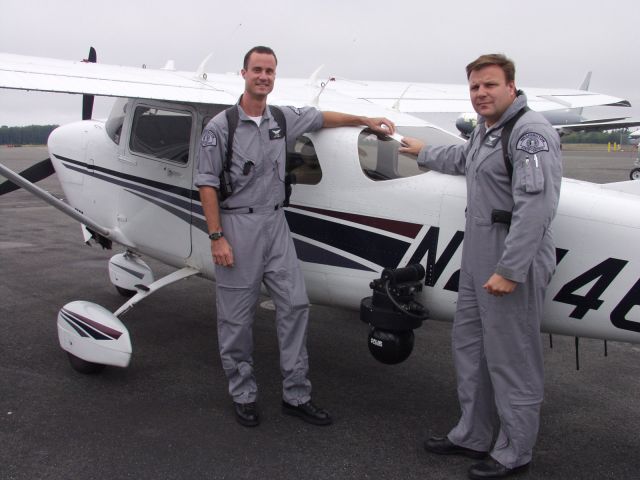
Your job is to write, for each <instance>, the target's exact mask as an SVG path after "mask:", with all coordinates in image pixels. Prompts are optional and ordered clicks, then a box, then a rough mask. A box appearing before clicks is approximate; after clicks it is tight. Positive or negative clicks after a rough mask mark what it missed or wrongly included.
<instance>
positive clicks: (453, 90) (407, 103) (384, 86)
mask: <svg viewBox="0 0 640 480" xmlns="http://www.w3.org/2000/svg"><path fill="white" fill-rule="evenodd" d="M329 85H330V86H329V88H331V89H334V90H336V91H339V92H340V93H342V94H344V95H347V96H353V97H355V98H361V99H363V100H367V101H369V102H372V103H377V104H379V105H383V106H385V107H388V108H393V107H394V106H395V108H397V109H399V110H400V111H401V112H405V113H460V112H470V111H473V107H472V105H471V102H470V100H469V87H468V86H467V85H463V84H460V85H455V84H436V83H400V82H350V81H346V80H343V81H340V80H336V81H335V82H332V83H331V84H329ZM521 89H522V90H523V91H524V92H525V94H526V95H527V100H528V104H529V107H530V108H532V109H533V110H536V111H539V112H543V111H547V110H557V109H564V108H582V107H594V106H619V107H630V106H631V103H630V102H629V101H628V100H625V99H623V98H618V97H613V96H611V95H605V94H601V93H596V92H591V91H587V90H570V89H543V88H527V87H521Z"/></svg>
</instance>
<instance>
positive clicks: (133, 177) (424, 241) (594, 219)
mask: <svg viewBox="0 0 640 480" xmlns="http://www.w3.org/2000/svg"><path fill="white" fill-rule="evenodd" d="M223 108H224V106H212V105H208V106H205V105H185V104H174V103H167V102H156V101H141V100H138V101H131V102H129V103H128V106H127V108H126V112H125V111H124V109H123V112H122V113H123V115H122V121H121V124H120V125H119V126H118V122H117V121H115V126H114V120H112V119H110V120H109V121H108V122H107V123H106V124H105V123H103V122H97V121H85V122H77V123H74V124H71V125H67V126H64V127H60V128H59V129H57V130H56V131H55V132H54V133H53V134H52V135H51V137H50V140H49V150H50V154H51V159H52V161H53V163H54V166H55V169H56V171H57V173H58V178H59V180H60V182H61V185H62V187H63V189H64V192H65V196H66V198H67V201H68V202H69V204H70V205H72V206H73V207H74V208H76V209H77V210H78V211H80V212H81V213H83V214H85V215H87V216H89V217H91V218H93V219H94V220H95V221H96V222H97V223H99V224H101V225H103V226H105V227H107V228H108V229H109V230H110V231H111V233H112V235H111V238H112V239H113V240H114V241H116V242H117V243H120V244H122V245H123V246H124V247H125V248H127V249H128V250H131V251H134V252H137V253H140V254H143V255H148V256H150V257H153V258H156V259H158V260H160V261H162V262H165V263H167V264H169V265H172V266H174V267H176V268H182V267H184V266H190V267H193V268H195V269H197V270H199V271H200V273H201V275H202V276H204V277H206V278H209V279H215V271H214V266H213V262H212V259H211V250H210V241H209V239H208V237H207V233H208V232H207V227H206V222H205V221H204V216H203V213H202V207H201V204H200V202H199V195H198V191H197V189H196V188H195V187H193V176H194V170H195V164H196V154H197V146H198V144H199V138H200V133H201V130H202V127H203V124H204V123H206V121H207V119H208V118H209V117H211V116H212V115H214V114H216V113H217V112H219V111H220V110H222V109H223ZM136 112H137V113H136ZM162 115H169V116H177V117H179V120H180V125H183V127H184V132H183V134H182V136H180V134H178V133H176V134H175V137H176V138H175V139H174V140H175V142H174V143H175V144H174V145H160V146H162V147H163V148H162V149H161V148H160V147H159V145H155V144H154V142H156V139H154V138H151V136H150V137H149V138H142V137H143V136H144V135H145V128H146V127H141V125H143V124H144V123H145V122H147V121H148V122H150V123H153V122H157V121H161V120H162V119H161V118H160V117H161V116H162ZM186 119H188V121H186ZM174 120H175V119H174ZM174 120H172V122H174ZM183 120H185V121H184V122H183ZM109 122H112V123H111V124H110V123H109ZM187 124H188V125H187ZM176 125H178V124H176ZM412 127H414V126H412ZM137 128H139V129H140V132H136V129H137ZM175 128H178V127H175ZM180 128H182V127H180ZM407 128H409V127H407ZM398 129H399V131H400V133H403V125H401V124H399V125H398ZM434 132H435V130H434ZM436 133H438V132H436ZM438 135H441V134H440V133H438ZM303 140H304V141H303V142H302V143H299V145H300V146H301V149H300V151H299V152H298V154H299V161H300V162H301V163H302V164H303V165H302V167H303V169H304V168H305V165H304V162H308V161H309V158H311V163H310V165H311V167H310V168H308V169H306V170H305V171H304V173H302V174H301V175H298V176H299V177H300V178H301V179H302V180H303V181H301V182H298V184H297V185H295V186H294V190H293V196H292V199H291V205H290V207H289V208H288V209H287V213H286V214H287V219H288V222H289V225H290V229H291V232H292V235H293V238H294V241H295V244H296V249H297V252H298V256H299V258H300V260H301V262H302V269H303V271H304V274H305V279H306V286H307V290H308V293H309V297H310V300H311V302H312V303H318V304H327V305H333V306H339V307H346V308H351V309H358V308H359V306H360V301H361V299H362V298H363V297H366V296H368V295H370V294H371V290H370V287H369V283H370V282H371V281H372V280H373V279H374V278H377V277H379V276H380V272H381V271H382V270H383V269H384V268H395V267H399V266H405V265H407V264H410V263H421V264H422V265H423V266H425V270H426V271H427V276H426V278H425V285H424V288H423V290H422V292H421V293H420V298H419V300H420V301H421V302H422V303H423V304H424V305H426V306H427V307H428V309H429V310H430V312H431V316H432V317H433V318H436V319H442V320H451V319H452V318H453V314H454V312H455V307H456V298H457V275H458V271H459V268H460V258H461V251H462V245H463V239H464V223H465V218H464V211H465V206H466V187H465V179H464V177H454V176H448V175H443V174H440V173H437V172H422V173H419V174H415V172H414V173H409V174H404V173H403V172H399V171H398V168H396V167H397V165H396V166H395V167H393V168H390V170H389V171H385V168H387V167H384V166H383V165H382V160H381V158H382V157H383V156H384V155H390V158H392V159H393V158H396V157H397V152H396V153H395V154H394V153H393V151H390V152H384V149H388V148H390V147H389V145H388V144H386V143H384V144H383V143H380V145H379V146H370V143H367V142H371V139H367V137H366V134H365V133H364V132H362V129H360V128H339V129H325V130H322V131H320V132H316V133H312V134H308V135H306V139H303ZM439 140H440V141H446V140H447V139H446V138H439ZM453 141H455V139H454V137H453V136H451V143H453ZM159 143H161V142H159ZM164 147H166V148H164ZM307 147H312V148H311V152H310V156H309V155H307V154H308V153H309V152H307V151H306V150H304V149H305V148H307ZM369 148H371V150H368V149H369ZM168 152H170V153H168ZM381 152H382V153H381ZM305 155H307V157H308V158H307V157H305ZM376 155H377V157H376ZM394 155H395V157H394ZM372 157H376V158H372ZM305 159H306V160H305ZM396 160H397V158H396ZM307 166H308V165H307ZM374 167H375V168H374ZM372 170H374V171H372ZM301 171H302V170H301ZM305 175H309V180H308V181H305V180H304V177H305ZM639 210H640V197H639V196H637V195H633V194H630V193H622V192H617V191H612V190H610V189H606V188H603V187H602V186H599V185H596V184H591V183H587V182H579V181H575V180H570V179H564V180H563V184H562V193H561V199H560V204H559V209H558V214H557V217H556V219H555V221H554V223H553V229H554V236H555V240H556V245H557V270H556V273H555V275H554V277H553V280H552V282H551V285H550V287H549V289H548V292H547V298H546V303H545V315H544V320H543V326H542V330H543V331H545V332H550V333H559V334H565V335H571V336H577V337H592V338H603V339H609V340H619V341H628V342H640V254H639V253H638V249H637V245H639V244H640V219H639V218H638V216H637V212H638V211H639Z"/></svg>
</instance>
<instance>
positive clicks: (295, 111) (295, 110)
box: [289, 107, 300, 116]
mask: <svg viewBox="0 0 640 480" xmlns="http://www.w3.org/2000/svg"><path fill="white" fill-rule="evenodd" d="M289 108H290V109H291V111H292V112H293V113H295V114H296V115H298V116H300V109H299V108H297V107H289Z"/></svg>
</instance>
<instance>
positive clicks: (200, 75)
mask: <svg viewBox="0 0 640 480" xmlns="http://www.w3.org/2000/svg"><path fill="white" fill-rule="evenodd" d="M212 56H213V52H212V53H210V54H209V55H207V58H205V59H204V60H203V61H202V62H201V63H200V65H199V66H198V69H197V70H196V73H195V78H196V80H200V79H202V80H206V79H207V73H206V72H205V71H204V69H205V67H206V66H207V62H208V61H209V59H210V58H211V57H212Z"/></svg>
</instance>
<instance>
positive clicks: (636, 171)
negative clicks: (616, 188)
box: [629, 168, 640, 180]
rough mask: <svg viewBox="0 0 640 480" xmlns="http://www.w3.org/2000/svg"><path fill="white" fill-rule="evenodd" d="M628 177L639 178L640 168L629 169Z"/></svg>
mask: <svg viewBox="0 0 640 480" xmlns="http://www.w3.org/2000/svg"><path fill="white" fill-rule="evenodd" d="M629 178H630V179H631V180H640V168H634V169H633V170H631V173H629Z"/></svg>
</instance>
